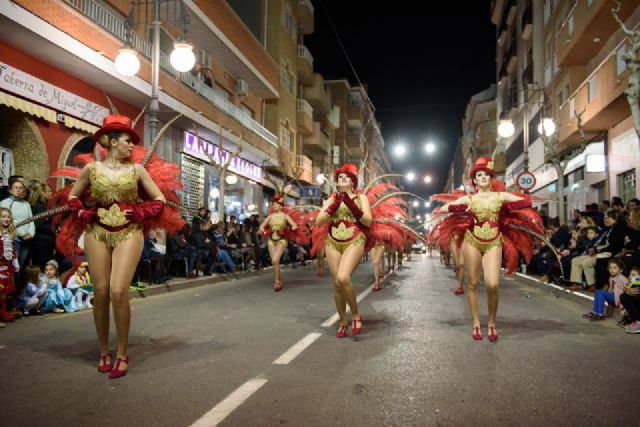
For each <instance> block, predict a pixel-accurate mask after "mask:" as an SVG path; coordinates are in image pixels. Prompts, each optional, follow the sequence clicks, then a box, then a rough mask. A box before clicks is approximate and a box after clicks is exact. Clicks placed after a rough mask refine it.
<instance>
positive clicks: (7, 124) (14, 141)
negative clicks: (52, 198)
mask: <svg viewBox="0 0 640 427" xmlns="http://www.w3.org/2000/svg"><path fill="white" fill-rule="evenodd" d="M0 145H1V146H2V148H3V149H4V150H3V152H4V153H5V156H10V157H11V159H12V161H13V165H14V170H13V171H6V173H7V174H11V172H13V175H22V176H24V177H25V180H27V181H29V180H31V179H36V180H38V181H45V180H46V179H47V177H48V176H49V156H48V155H47V150H46V148H45V144H44V140H43V139H42V135H41V134H40V131H39V130H38V126H37V125H36V123H35V121H33V119H31V117H30V116H27V115H25V113H23V112H21V111H17V110H14V109H13V108H9V107H5V106H0ZM6 153H9V154H6ZM4 173H5V171H3V174H4Z"/></svg>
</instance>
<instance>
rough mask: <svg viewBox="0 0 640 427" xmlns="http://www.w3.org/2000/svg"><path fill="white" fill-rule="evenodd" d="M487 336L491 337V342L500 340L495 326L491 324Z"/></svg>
mask: <svg viewBox="0 0 640 427" xmlns="http://www.w3.org/2000/svg"><path fill="white" fill-rule="evenodd" d="M487 338H489V341H491V342H496V341H498V333H497V332H496V327H495V326H489V328H487Z"/></svg>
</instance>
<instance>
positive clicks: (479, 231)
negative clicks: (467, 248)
mask: <svg viewBox="0 0 640 427" xmlns="http://www.w3.org/2000/svg"><path fill="white" fill-rule="evenodd" d="M501 207H502V200H500V197H494V198H492V199H491V200H490V201H489V203H487V202H486V201H485V200H483V199H481V198H479V197H476V198H472V196H471V195H469V210H470V211H471V213H472V214H473V217H474V222H473V224H472V225H471V227H470V228H469V229H467V230H466V231H465V233H464V240H465V241H466V242H468V243H469V244H470V245H471V246H473V247H474V248H476V249H477V250H479V251H480V252H481V253H483V254H484V253H486V252H487V251H488V250H489V249H492V248H494V247H496V246H502V232H501V231H500V227H499V222H498V221H499V215H500V208H501Z"/></svg>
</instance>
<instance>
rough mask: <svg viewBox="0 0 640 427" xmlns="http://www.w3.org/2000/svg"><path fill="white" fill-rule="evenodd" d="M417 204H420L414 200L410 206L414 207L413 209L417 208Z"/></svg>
mask: <svg viewBox="0 0 640 427" xmlns="http://www.w3.org/2000/svg"><path fill="white" fill-rule="evenodd" d="M419 204H420V203H418V201H417V200H414V201H413V203H412V205H413V207H414V208H417V207H418V205H419Z"/></svg>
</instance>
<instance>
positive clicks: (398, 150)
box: [393, 144, 407, 158]
mask: <svg viewBox="0 0 640 427" xmlns="http://www.w3.org/2000/svg"><path fill="white" fill-rule="evenodd" d="M393 154H394V155H395V156H396V157H398V158H402V157H404V155H405V154H407V147H406V146H405V145H404V144H397V145H396V146H395V147H393Z"/></svg>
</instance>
